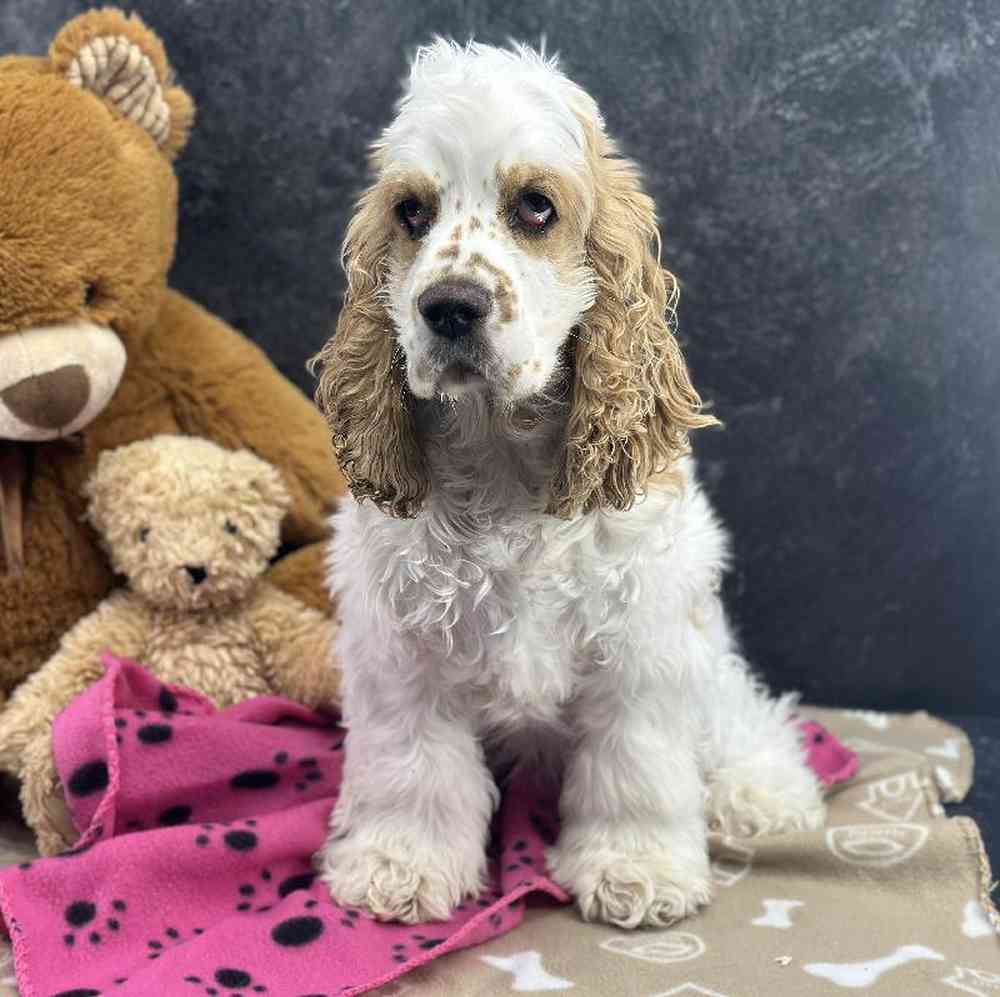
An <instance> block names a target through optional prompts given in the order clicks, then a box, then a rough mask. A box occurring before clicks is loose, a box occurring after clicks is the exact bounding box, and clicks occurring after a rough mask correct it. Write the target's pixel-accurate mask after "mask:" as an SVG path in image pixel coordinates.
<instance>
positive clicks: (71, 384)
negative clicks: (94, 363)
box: [0, 364, 90, 429]
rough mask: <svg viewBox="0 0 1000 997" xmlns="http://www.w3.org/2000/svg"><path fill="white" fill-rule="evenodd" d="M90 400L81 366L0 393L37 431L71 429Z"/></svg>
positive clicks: (29, 379)
mask: <svg viewBox="0 0 1000 997" xmlns="http://www.w3.org/2000/svg"><path fill="white" fill-rule="evenodd" d="M89 398H90V379H89V378H88V377H87V372H86V370H84V368H83V366H82V365H81V364H67V365H66V366H64V367H57V368H56V369H55V370H50V371H49V372H48V373H47V374H36V375H34V376H32V377H26V378H25V379H24V380H23V381H18V382H17V383H15V384H12V385H10V387H8V388H4V389H3V391H0V399H2V400H3V403H4V404H5V405H6V406H7V408H9V409H10V411H11V412H12V413H13V414H14V415H15V416H17V418H18V419H20V420H21V422H23V423H26V424H27V425H29V426H34V427H37V428H38V429H59V428H61V427H62V426H68V425H69V424H70V423H71V422H72V421H73V420H74V419H75V418H76V417H77V416H78V415H79V414H80V413H81V412H82V411H83V409H84V406H85V405H86V404H87V401H88V399H89Z"/></svg>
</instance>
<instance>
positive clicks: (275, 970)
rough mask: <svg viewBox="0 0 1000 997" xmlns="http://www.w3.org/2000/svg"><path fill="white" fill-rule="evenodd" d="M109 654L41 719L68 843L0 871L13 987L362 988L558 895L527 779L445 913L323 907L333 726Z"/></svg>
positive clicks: (548, 814) (336, 745) (335, 765)
mask: <svg viewBox="0 0 1000 997" xmlns="http://www.w3.org/2000/svg"><path fill="white" fill-rule="evenodd" d="M105 660H106V664H107V666H108V670H107V674H106V675H105V677H104V678H103V679H101V681H100V682H98V683H97V684H96V685H94V686H92V687H91V688H90V689H89V690H88V691H87V692H85V693H84V694H83V695H82V696H80V697H79V698H78V699H77V700H75V701H74V703H73V704H72V706H71V707H70V708H69V709H68V710H67V711H66V712H64V713H63V714H62V715H61V716H60V717H59V719H58V721H57V724H56V733H55V746H56V756H57V762H58V767H59V773H60V776H61V778H62V781H63V783H64V785H65V786H66V787H67V790H68V791H67V801H68V803H69V806H70V809H71V812H72V814H73V819H74V821H75V823H76V825H77V827H78V828H79V829H80V831H81V832H82V837H81V840H80V842H79V844H78V845H77V846H76V847H75V848H73V849H72V850H71V851H70V852H67V853H65V854H64V855H63V856H62V857H58V858H54V859H50V860H40V861H35V862H31V861H29V862H26V863H22V864H20V865H18V866H14V867H10V868H8V869H6V870H5V871H4V872H2V873H0V908H2V913H3V918H4V923H5V925H6V926H7V929H8V931H9V932H10V935H11V940H12V945H13V949H14V954H15V960H16V964H17V972H18V976H19V982H20V985H21V988H22V993H23V994H24V995H26V997H30V995H33V994H46V995H47V994H50V993H54V992H57V991H58V992H61V993H65V992H67V991H68V992H77V993H80V994H83V993H93V994H97V993H101V992H103V991H104V990H106V989H110V988H114V992H116V993H120V994H122V995H123V997H129V995H149V997H154V995H155V997H173V995H176V994H185V993H188V992H191V990H192V987H193V986H194V985H197V986H200V987H204V986H212V985H213V984H214V985H220V984H221V985H222V986H224V987H228V988H229V989H231V990H236V989H238V990H239V991H240V992H241V993H244V994H246V993H252V992H259V993H263V992H268V993H271V994H274V995H285V994H292V993H296V994H299V993H319V992H323V993H336V994H340V993H360V992H362V991H364V990H367V989H370V988H371V987H373V986H375V985H377V984H379V983H383V982H386V981H388V980H390V979H392V978H393V977H395V976H397V975H399V974H400V973H402V972H406V971H409V970H411V969H413V968H415V967H418V966H420V965H421V964H423V963H425V962H427V961H428V960H430V959H432V958H435V957H437V956H439V955H443V954H444V953H446V952H449V951H452V950H456V949H460V948H464V947H467V946H469V945H474V944H477V943H479V942H483V941H486V940H488V939H489V938H492V937H495V936H497V935H500V934H503V933H504V932H507V931H510V930H511V929H512V928H514V927H516V925H517V924H518V923H519V922H520V921H521V919H522V917H523V916H524V900H525V897H526V896H527V895H528V894H542V895H547V896H548V897H549V898H551V899H552V900H555V901H557V902H565V901H567V900H568V899H569V898H568V897H567V895H566V894H565V893H564V892H563V891H562V889H560V888H559V887H558V886H557V885H556V884H555V883H553V882H552V881H551V880H550V879H548V877H547V876H546V875H545V855H544V852H545V847H546V846H547V845H548V844H551V842H552V840H553V839H554V834H555V832H556V829H557V826H558V818H557V816H556V813H555V798H554V796H553V794H552V793H551V792H550V791H547V790H545V789H541V788H539V787H538V786H536V785H534V784H533V782H532V779H531V777H530V775H528V776H526V777H524V778H522V779H520V780H516V781H515V783H514V785H512V786H511V788H510V789H509V790H508V792H507V794H506V799H505V801H504V805H503V807H502V808H501V810H500V813H499V815H498V817H497V821H496V825H495V835H494V853H493V860H492V862H491V886H490V889H489V890H488V891H487V892H486V893H484V894H483V896H482V897H480V898H479V899H478V900H475V901H471V900H470V901H467V902H466V903H465V904H463V906H462V908H461V909H460V910H459V911H458V912H457V913H456V914H455V915H454V916H453V917H452V918H451V920H449V921H448V922H446V923H431V924H426V925H416V926H414V925H403V924H384V923H379V922H377V921H374V920H372V919H370V918H369V917H367V916H366V915H365V914H364V913H362V912H360V911H357V910H354V909H350V908H346V909H345V908H340V907H337V906H336V905H335V904H334V903H333V902H332V901H331V900H330V897H329V894H328V893H327V891H326V890H325V888H324V887H323V886H322V884H321V883H320V882H319V881H318V880H317V881H315V882H314V880H315V878H316V877H315V874H314V873H313V871H312V867H311V856H312V854H313V852H314V851H315V850H316V849H317V848H318V847H319V846H320V844H322V842H323V839H324V837H325V833H326V823H327V816H328V814H329V810H330V806H331V804H332V802H333V800H334V799H335V798H336V795H337V791H338V786H339V781H340V773H341V765H342V759H343V734H344V732H343V730H342V728H339V727H337V726H336V723H335V721H334V720H332V718H331V717H330V716H326V717H324V716H322V715H320V714H317V713H314V712H312V711H310V710H307V709H305V708H304V707H301V706H299V705H297V704H295V703H292V702H290V701H287V700H281V699H278V698H275V697H260V698H258V699H254V700H251V701H249V702H246V703H242V704H239V705H236V706H233V707H230V708H229V709H227V710H223V711H221V712H218V711H216V709H215V707H214V706H212V704H211V703H209V702H208V701H207V700H206V699H205V698H203V697H201V696H199V695H197V694H194V693H191V692H189V691H187V690H184V689H181V688H179V687H177V686H165V685H163V683H161V682H160V681H159V680H158V679H156V678H154V677H153V676H152V675H151V674H150V673H149V672H147V671H145V670H144V669H142V668H140V667H138V666H136V665H134V664H132V663H129V662H122V661H119V660H118V659H115V658H113V657H111V656H108V657H107V658H106V659H105ZM809 730H810V733H811V734H812V735H813V739H812V742H811V743H812V746H813V748H812V753H811V760H812V761H813V763H814V764H815V765H816V766H817V772H818V774H819V775H820V776H821V777H823V778H825V779H826V780H830V781H831V782H832V781H835V780H843V779H844V778H845V777H846V776H847V775H848V773H849V772H850V771H851V770H852V767H853V766H854V765H855V764H856V761H857V759H856V757H854V756H853V755H852V754H851V753H850V752H849V751H848V750H846V749H845V748H843V747H842V746H839V745H838V744H837V743H836V742H835V741H834V740H832V738H831V736H830V735H829V734H828V733H827V732H826V731H824V730H823V729H822V728H819V727H817V726H816V725H815V724H813V725H811V726H810V728H809ZM817 736H818V737H819V740H818V741H817V740H816V737H817ZM109 839H110V840H109ZM261 987H263V988H265V989H264V990H261V989H259V988H261ZM254 988H258V989H256V990H255V989H254Z"/></svg>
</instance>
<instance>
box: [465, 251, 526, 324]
mask: <svg viewBox="0 0 1000 997" xmlns="http://www.w3.org/2000/svg"><path fill="white" fill-rule="evenodd" d="M469 266H470V267H471V268H472V269H473V270H476V269H482V270H485V271H486V272H487V273H488V274H489V275H490V276H491V277H493V279H494V280H495V281H496V287H495V288H494V290H493V297H494V299H495V301H496V303H497V308H498V310H499V312H500V321H501V322H504V323H506V322H510V321H511V320H512V319H513V318H514V306H515V305H516V304H517V296H516V295H515V294H514V289H513V287H512V286H511V282H510V276H509V275H508V274H507V272H506V271H505V270H502V269H501V268H500V267H498V266H497V265H496V264H495V263H491V262H490V261H489V260H488V259H486V257H485V256H483V254H482V253H473V254H472V255H471V256H470V257H469Z"/></svg>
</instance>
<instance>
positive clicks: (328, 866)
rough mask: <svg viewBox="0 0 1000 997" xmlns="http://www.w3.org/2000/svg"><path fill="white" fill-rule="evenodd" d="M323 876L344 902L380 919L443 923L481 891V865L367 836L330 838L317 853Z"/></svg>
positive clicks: (402, 840) (404, 841)
mask: <svg viewBox="0 0 1000 997" xmlns="http://www.w3.org/2000/svg"><path fill="white" fill-rule="evenodd" d="M316 865H317V868H318V869H319V873H320V878H321V879H322V881H323V882H324V883H325V884H326V885H327V887H328V888H329V890H330V893H331V894H332V896H333V898H334V900H336V901H337V902H338V903H339V904H341V905H343V906H354V907H366V908H367V909H368V910H369V911H371V913H372V915H373V916H374V917H376V918H377V919H378V920H380V921H404V922H406V923H408V924H416V923H418V922H421V921H444V920H447V919H448V918H449V917H450V916H451V912H452V910H453V909H454V908H455V907H456V906H457V905H458V904H460V903H461V902H462V900H463V899H464V898H465V897H467V896H470V895H476V894H478V893H479V892H481V889H482V878H483V869H482V863H480V864H478V865H477V864H472V865H471V867H470V863H469V861H468V859H467V858H465V857H463V856H458V855H454V854H449V853H448V852H447V851H446V850H445V849H444V848H437V849H434V848H432V847H431V846H429V845H426V844H423V845H422V844H419V843H417V842H415V841H414V840H413V839H412V837H410V836H408V837H402V836H401V837H398V838H394V837H390V836H387V837H385V838H383V839H381V840H378V841H376V840H374V839H373V838H368V837H366V836H365V835H363V834H351V835H348V836H347V837H344V838H340V839H336V838H332V839H331V840H330V841H328V842H327V843H326V845H325V846H324V847H323V850H322V851H320V852H319V853H317V855H316Z"/></svg>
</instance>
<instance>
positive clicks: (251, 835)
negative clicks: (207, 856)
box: [194, 818, 260, 852]
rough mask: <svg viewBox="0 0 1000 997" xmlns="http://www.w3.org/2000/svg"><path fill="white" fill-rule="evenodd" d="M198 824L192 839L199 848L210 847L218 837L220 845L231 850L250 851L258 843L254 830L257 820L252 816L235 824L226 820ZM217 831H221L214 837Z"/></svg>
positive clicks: (216, 841)
mask: <svg viewBox="0 0 1000 997" xmlns="http://www.w3.org/2000/svg"><path fill="white" fill-rule="evenodd" d="M199 826H200V831H199V833H198V834H197V835H195V839H194V843H195V844H196V845H197V846H198V847H199V848H210V847H212V846H213V845H216V844H218V843H219V838H221V841H222V845H223V846H224V847H225V848H228V849H229V850H230V851H233V852H252V851H253V850H254V849H255V848H256V847H257V846H258V845H259V844H260V839H259V838H258V837H257V832H256V830H255V828H256V827H257V821H255V820H253V819H252V818H251V819H250V820H241V821H237V822H236V825H234V824H231V823H230V822H228V821H223V822H221V823H219V822H212V821H209V822H207V823H205V824H201V825H199ZM217 831H218V832H221V834H220V835H219V837H218V838H217V837H215V834H216V832H217Z"/></svg>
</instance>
